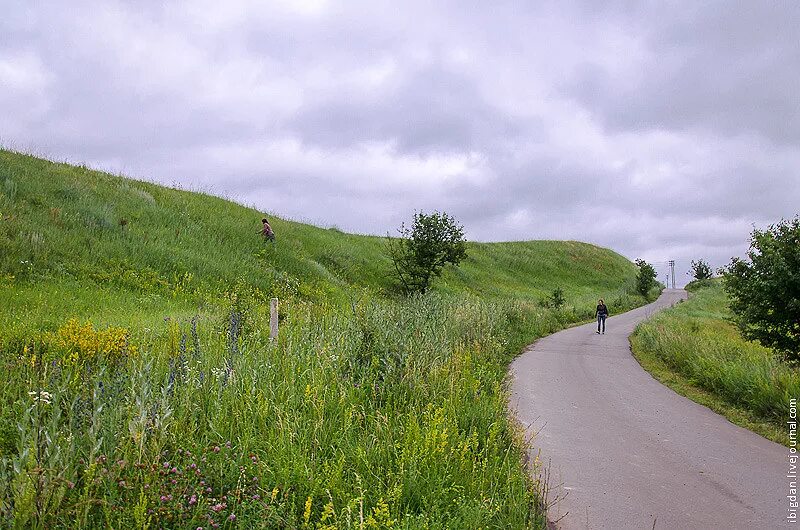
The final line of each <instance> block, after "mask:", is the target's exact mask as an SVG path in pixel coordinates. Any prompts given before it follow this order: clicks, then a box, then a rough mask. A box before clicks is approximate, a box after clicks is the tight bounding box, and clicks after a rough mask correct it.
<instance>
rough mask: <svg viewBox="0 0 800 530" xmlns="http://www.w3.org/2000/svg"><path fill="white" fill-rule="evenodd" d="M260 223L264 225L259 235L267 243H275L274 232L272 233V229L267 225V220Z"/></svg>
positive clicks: (264, 219)
mask: <svg viewBox="0 0 800 530" xmlns="http://www.w3.org/2000/svg"><path fill="white" fill-rule="evenodd" d="M261 222H262V223H263V224H264V227H263V228H262V229H261V230H260V231H259V234H261V235H262V236H264V239H266V240H267V241H271V242H273V243H274V242H275V232H273V231H272V227H271V226H270V225H269V221H268V220H267V218H266V217H265V218H263V219H262V220H261Z"/></svg>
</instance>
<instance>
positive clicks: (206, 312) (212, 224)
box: [0, 151, 643, 529]
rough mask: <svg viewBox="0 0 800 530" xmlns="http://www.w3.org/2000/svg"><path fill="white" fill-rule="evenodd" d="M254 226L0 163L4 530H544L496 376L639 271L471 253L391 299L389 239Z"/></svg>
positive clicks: (178, 194) (613, 257)
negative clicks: (557, 300)
mask: <svg viewBox="0 0 800 530" xmlns="http://www.w3.org/2000/svg"><path fill="white" fill-rule="evenodd" d="M261 217H262V213H261V212H257V211H254V210H252V209H248V208H245V207H242V206H240V205H237V204H234V203H232V202H229V201H225V200H223V199H219V198H216V197H211V196H208V195H203V194H199V193H190V192H186V191H180V190H175V189H169V188H165V187H162V186H157V185H154V184H149V183H145V182H138V181H134V180H129V179H124V178H120V177H114V176H110V175H107V174H103V173H99V172H95V171H90V170H87V169H84V168H80V167H72V166H68V165H65V164H54V163H51V162H48V161H45V160H41V159H36V158H33V157H30V156H25V155H20V154H15V153H11V152H8V151H0V219H2V221H0V315H2V316H3V318H2V319H0V370H2V371H3V372H4V373H7V374H13V377H11V378H9V379H8V381H7V384H5V385H2V386H0V527H4V528H5V527H9V528H12V527H13V528H28V527H34V528H45V527H54V528H61V527H67V526H69V527H80V528H109V527H111V528H145V527H148V526H150V527H154V528H155V527H159V528H197V527H203V528H216V527H220V528H234V527H240V528H264V527H266V528H329V529H332V528H364V527H368V528H388V527H395V528H407V529H423V528H425V529H433V528H525V529H529V528H542V527H543V525H544V524H545V513H544V511H545V506H546V495H543V494H542V487H541V486H540V485H539V484H537V482H536V481H535V479H533V478H532V477H531V476H530V475H529V473H528V467H527V466H526V464H525V462H524V455H525V454H526V448H525V445H524V441H523V440H522V439H521V438H519V431H518V430H517V429H516V427H515V426H514V424H513V421H512V420H511V419H510V417H509V415H508V410H507V408H506V404H507V398H508V396H507V391H506V385H505V383H504V382H505V381H506V373H507V372H506V370H507V366H508V362H509V359H511V358H512V357H513V356H514V355H515V354H516V353H518V352H519V351H520V349H521V347H522V346H523V345H524V344H527V343H529V342H531V341H533V340H535V339H536V338H538V337H541V336H543V335H545V334H547V333H551V332H552V331H554V330H557V329H561V328H563V327H565V326H567V325H569V324H571V323H573V322H576V321H578V320H581V319H585V318H587V317H589V316H590V315H591V312H592V310H593V307H594V305H593V303H592V302H593V301H594V299H595V298H596V297H598V296H603V297H605V298H606V299H607V300H608V301H610V302H611V304H610V305H611V308H612V311H621V310H623V309H625V308H627V307H630V306H632V305H636V304H640V303H642V301H643V300H642V299H641V298H638V297H636V296H633V295H630V294H628V286H629V284H630V282H631V281H632V279H633V276H634V266H633V265H632V264H631V263H630V262H629V261H628V260H626V259H625V258H623V257H622V256H619V255H617V254H615V253H613V252H611V251H608V250H605V249H601V248H598V247H595V246H592V245H586V244H582V243H575V242H557V241H534V242H524V243H497V244H470V245H469V249H468V252H469V259H468V260H467V261H466V262H465V263H464V264H463V265H462V266H461V267H459V268H458V269H451V270H449V271H447V273H446V274H445V276H444V277H443V278H441V279H439V280H438V281H437V282H436V285H435V289H434V292H432V293H430V294H429V295H426V296H424V297H414V298H410V299H405V298H402V297H399V296H396V295H395V294H394V292H393V289H392V281H391V277H390V276H389V275H388V274H389V271H390V270H391V267H390V264H389V262H388V261H387V258H386V256H385V254H384V241H383V240H382V238H380V237H369V236H359V235H351V234H343V233H341V232H340V231H338V230H326V229H321V228H317V227H313V226H309V225H305V224H302V223H297V222H292V221H288V220H281V219H278V218H273V217H272V216H271V219H272V221H273V223H272V224H273V226H274V228H275V231H276V233H277V236H278V242H277V244H275V245H270V244H265V242H264V241H262V240H261V238H260V237H259V236H258V234H257V232H258V229H259V221H260V219H261ZM557 287H560V288H562V289H563V290H564V292H565V294H566V296H567V304H566V305H565V306H564V307H562V308H558V309H555V308H550V307H544V306H543V305H542V304H541V303H540V302H541V299H542V298H543V297H544V296H546V295H547V294H548V293H550V292H551V291H552V289H554V288H557ZM271 296H277V297H279V298H280V300H281V303H280V311H281V318H282V320H281V325H280V334H279V336H278V339H277V340H271V339H270V338H269V337H268V334H267V332H266V330H268V329H269V314H268V310H267V309H268V304H267V299H268V298H269V297H271ZM534 465H535V464H534ZM245 479H246V480H245Z"/></svg>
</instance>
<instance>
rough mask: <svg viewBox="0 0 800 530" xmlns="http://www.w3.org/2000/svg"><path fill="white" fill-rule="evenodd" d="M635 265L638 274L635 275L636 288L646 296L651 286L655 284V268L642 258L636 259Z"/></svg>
mask: <svg viewBox="0 0 800 530" xmlns="http://www.w3.org/2000/svg"><path fill="white" fill-rule="evenodd" d="M636 265H637V266H638V267H639V274H638V275H637V276H636V290H637V291H638V292H639V294H641V295H642V296H644V297H645V298H647V296H648V295H649V294H650V291H651V290H652V289H653V287H655V286H656V285H657V283H656V270H655V269H654V268H653V266H652V265H650V264H649V263H647V262H646V261H645V260H643V259H637V260H636Z"/></svg>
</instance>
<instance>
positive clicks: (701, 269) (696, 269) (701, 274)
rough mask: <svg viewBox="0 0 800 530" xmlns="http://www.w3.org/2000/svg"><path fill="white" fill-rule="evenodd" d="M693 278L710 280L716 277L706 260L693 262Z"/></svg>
mask: <svg viewBox="0 0 800 530" xmlns="http://www.w3.org/2000/svg"><path fill="white" fill-rule="evenodd" d="M690 272H691V274H692V278H694V279H695V280H708V279H709V278H711V277H712V276H713V275H714V272H713V271H712V270H711V267H710V266H709V265H708V263H706V262H705V261H704V260H702V259H699V260H697V261H692V270H691V271H690Z"/></svg>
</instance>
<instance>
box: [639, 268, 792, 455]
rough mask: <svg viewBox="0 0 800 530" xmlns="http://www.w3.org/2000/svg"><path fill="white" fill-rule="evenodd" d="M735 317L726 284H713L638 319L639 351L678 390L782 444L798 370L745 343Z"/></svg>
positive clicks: (766, 350)
mask: <svg viewBox="0 0 800 530" xmlns="http://www.w3.org/2000/svg"><path fill="white" fill-rule="evenodd" d="M731 317H732V315H731V312H730V309H729V308H728V300H727V297H726V295H725V292H724V290H723V288H722V285H721V283H720V282H719V281H715V282H711V283H709V284H707V285H705V286H702V287H701V288H699V289H698V290H697V291H696V292H694V293H693V294H692V295H691V296H690V299H689V300H688V301H687V302H684V303H681V304H679V305H677V306H676V307H674V308H672V309H668V310H666V311H664V312H662V313H659V314H657V315H656V316H654V317H653V318H651V319H650V320H648V321H646V322H643V323H642V324H640V325H639V326H638V327H637V328H636V331H635V332H634V334H633V335H632V336H631V347H632V350H633V353H634V356H635V357H636V358H637V360H638V361H639V363H640V364H641V365H642V367H643V368H644V369H645V370H647V371H648V372H650V373H651V374H652V375H653V376H654V377H655V378H656V379H658V380H659V381H661V382H662V383H663V384H665V385H667V386H668V387H670V388H672V389H673V390H675V391H676V392H678V393H679V394H682V395H684V396H686V397H688V398H690V399H692V400H693V401H696V402H698V403H700V404H702V405H705V406H707V407H709V408H711V409H712V410H714V411H715V412H717V413H719V414H722V415H723V416H725V417H726V418H728V419H729V420H730V421H731V422H733V423H735V424H737V425H740V426H742V427H745V428H747V429H750V430H752V431H754V432H756V433H758V434H760V435H762V436H764V437H766V438H768V439H770V440H773V441H775V442H778V443H782V444H784V445H785V444H787V443H788V439H787V434H786V424H785V421H786V415H787V413H788V409H789V398H790V397H798V396H800V374H799V373H798V371H797V369H796V368H793V367H791V366H789V365H788V364H786V363H784V362H783V361H782V360H781V358H780V356H779V355H778V354H777V353H776V352H774V351H773V350H771V349H769V348H765V347H763V346H761V345H759V344H757V343H754V342H750V341H746V340H744V339H743V338H742V337H741V335H740V334H739V332H738V330H737V329H736V327H735V325H734V324H733V323H732V322H731Z"/></svg>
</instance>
